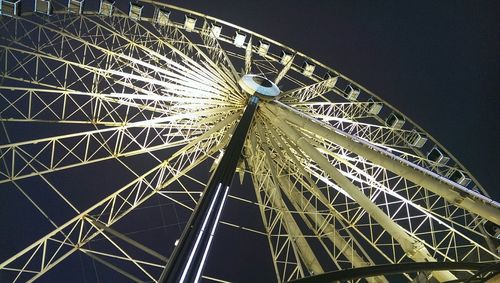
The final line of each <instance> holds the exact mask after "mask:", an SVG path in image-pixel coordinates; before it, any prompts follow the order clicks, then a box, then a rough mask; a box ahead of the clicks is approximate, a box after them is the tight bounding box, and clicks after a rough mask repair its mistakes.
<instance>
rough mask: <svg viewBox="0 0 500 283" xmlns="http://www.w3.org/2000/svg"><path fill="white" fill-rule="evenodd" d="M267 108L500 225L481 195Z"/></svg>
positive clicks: (287, 111) (279, 108)
mask: <svg viewBox="0 0 500 283" xmlns="http://www.w3.org/2000/svg"><path fill="white" fill-rule="evenodd" d="M265 108H266V109H268V110H269V111H271V112H272V113H274V114H275V115H276V116H277V117H278V118H279V119H285V120H288V121H290V122H292V123H294V124H296V125H297V126H298V127H300V128H303V129H308V130H309V131H311V132H314V133H315V134H317V135H320V136H322V137H323V138H325V139H328V140H329V141H331V142H334V143H335V144H338V145H340V146H342V147H344V148H345V149H347V150H349V151H352V152H354V153H356V154H358V155H360V156H363V157H364V158H366V159H368V160H370V161H372V162H373V163H375V164H377V165H380V166H382V167H384V168H386V169H387V170H389V171H391V172H394V173H395V174H398V175H399V176H401V177H403V178H405V179H407V180H409V181H411V182H413V183H415V184H417V185H419V186H422V187H424V188H425V189H427V190H429V191H431V192H433V193H435V194H437V195H439V196H441V197H443V198H444V199H445V200H446V201H448V202H450V203H452V204H454V205H456V206H458V207H461V208H463V209H465V210H468V211H470V212H472V213H475V214H478V215H480V216H481V217H483V218H485V219H488V220H490V221H491V222H493V223H495V224H497V225H500V208H499V207H500V205H499V204H498V203H497V202H495V201H493V200H491V199H488V198H486V197H484V196H482V195H479V194H477V193H474V192H472V191H470V190H467V189H466V188H463V187H461V186H459V185H458V184H454V183H453V182H451V181H449V180H447V179H445V178H443V177H440V176H439V175H437V174H435V173H433V172H430V171H428V170H426V169H424V168H421V167H418V166H416V165H414V164H412V163H411V162H409V161H407V160H404V159H402V158H399V157H397V156H395V155H393V154H391V153H388V152H382V150H380V149H375V148H373V147H372V146H370V145H369V144H368V143H367V142H365V141H363V140H361V139H356V138H355V137H353V136H351V135H348V134H345V133H343V132H341V131H339V130H337V129H334V128H332V127H331V126H329V125H326V124H324V123H322V122H320V121H317V120H315V119H314V118H311V117H309V116H307V115H305V114H303V113H300V112H298V111H295V110H294V109H291V108H290V107H288V106H286V105H284V104H282V103H279V102H273V103H266V105H265Z"/></svg>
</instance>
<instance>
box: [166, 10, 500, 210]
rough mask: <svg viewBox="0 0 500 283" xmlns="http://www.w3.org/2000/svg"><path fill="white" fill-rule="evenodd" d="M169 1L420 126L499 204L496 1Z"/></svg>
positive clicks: (499, 25) (499, 82) (499, 86)
mask: <svg viewBox="0 0 500 283" xmlns="http://www.w3.org/2000/svg"><path fill="white" fill-rule="evenodd" d="M168 3H172V4H174V5H178V6H181V7H186V8H190V9H193V10H195V11H199V12H202V13H205V14H207V15H211V16H213V17H217V18H220V19H224V20H226V21H228V22H231V23H234V24H237V25H240V26H242V27H245V28H247V29H250V30H252V31H254V32H257V33H260V34H262V35H264V36H267V37H269V38H272V39H274V40H276V41H278V42H281V43H283V44H285V45H287V46H289V47H291V48H293V49H296V50H298V51H301V52H303V53H304V54H307V55H308V56H310V57H312V58H315V59H317V60H318V61H320V62H322V63H324V64H326V65H328V66H330V67H333V68H334V69H336V70H338V71H339V72H341V73H343V74H344V75H346V76H348V77H350V78H351V79H353V80H355V81H356V82H358V83H360V84H361V85H363V86H364V87H366V88H367V89H369V90H371V91H372V92H374V93H375V94H377V95H378V96H380V97H381V98H382V99H384V100H386V101H387V102H389V103H390V104H392V105H393V106H394V107H396V108H397V109H398V110H400V111H401V112H403V113H404V114H405V115H407V116H408V117H409V118H410V119H412V120H413V121H414V122H416V123H417V124H418V125H420V126H421V127H423V128H424V129H425V130H426V131H427V132H428V133H430V134H431V135H432V136H433V137H434V138H436V139H437V140H438V141H439V142H440V143H441V144H442V145H443V146H444V147H446V148H447V149H448V150H449V151H450V152H451V153H452V154H453V155H454V156H455V157H457V158H458V160H459V161H460V162H461V163H462V164H463V165H464V166H465V167H466V168H467V169H468V170H469V171H470V172H471V173H472V174H473V175H474V176H475V177H476V178H477V179H478V181H479V182H480V183H481V184H482V185H483V187H484V188H485V189H486V190H487V191H488V192H489V193H490V194H491V195H492V196H493V198H495V199H496V200H499V199H500V189H498V188H497V187H496V184H497V183H498V182H499V181H500V174H499V172H500V149H499V147H498V140H499V138H500V126H499V122H500V110H499V107H500V67H499V66H500V32H499V31H500V21H499V20H498V19H500V3H499V2H498V1H418V2H412V3H410V2H407V1H300V0H290V1H286V2H285V1H245V2H244V3H241V2H237V3H236V2H235V1H169V2H168ZM285 3H286V4H285Z"/></svg>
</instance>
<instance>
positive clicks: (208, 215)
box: [179, 183, 222, 283]
mask: <svg viewBox="0 0 500 283" xmlns="http://www.w3.org/2000/svg"><path fill="white" fill-rule="evenodd" d="M221 186H222V184H221V183H219V186H218V187H217V191H216V192H215V196H214V198H213V199H212V203H211V204H210V208H209V209H208V213H207V215H206V216H205V221H204V222H203V226H202V227H201V230H200V234H198V238H197V239H196V243H195V244H194V247H193V250H192V251H191V254H190V255H189V259H188V262H187V264H186V266H185V267H184V271H183V272H182V276H181V280H180V281H179V283H182V282H184V279H186V275H187V271H188V269H189V266H191V262H192V261H193V257H194V254H195V253H196V250H197V249H198V244H199V243H200V239H201V236H202V235H203V232H204V231H205V227H206V225H207V221H208V218H210V214H211V213H212V209H213V208H214V204H215V201H216V200H217V196H218V195H219V192H220V187H221Z"/></svg>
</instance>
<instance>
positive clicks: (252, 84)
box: [238, 74, 281, 100]
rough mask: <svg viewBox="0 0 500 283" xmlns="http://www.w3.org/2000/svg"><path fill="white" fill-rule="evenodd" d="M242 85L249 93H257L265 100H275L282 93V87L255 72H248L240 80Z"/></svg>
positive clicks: (239, 82)
mask: <svg viewBox="0 0 500 283" xmlns="http://www.w3.org/2000/svg"><path fill="white" fill-rule="evenodd" d="M238 84H239V85H240V87H241V88H242V89H243V91H245V92H246V93H248V94H249V95H257V96H258V97H259V98H261V99H264V100H273V99H276V98H277V97H278V96H279V95H280V92H281V91H280V89H279V88H278V86H277V85H276V84H275V83H273V82H272V81H270V80H268V79H266V78H264V77H262V76H259V75H254V74H247V75H244V76H243V77H241V79H240V80H239V81H238Z"/></svg>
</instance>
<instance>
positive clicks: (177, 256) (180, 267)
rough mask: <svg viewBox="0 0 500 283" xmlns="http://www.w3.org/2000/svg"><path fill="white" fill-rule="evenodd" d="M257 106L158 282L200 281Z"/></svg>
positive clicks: (250, 103)
mask: <svg viewBox="0 0 500 283" xmlns="http://www.w3.org/2000/svg"><path fill="white" fill-rule="evenodd" d="M258 102H259V98H258V97H257V96H252V97H250V99H249V101H248V105H247V107H246V109H245V112H244V113H243V116H242V117H241V120H240V122H239V124H238V126H237V127H236V129H235V131H234V133H233V136H232V138H231V140H230V141H229V144H228V146H227V148H226V151H225V152H224V155H223V156H222V159H221V161H220V163H219V165H218V166H217V169H216V170H215V171H214V173H213V174H212V177H211V178H210V181H209V182H208V185H207V187H206V188H205V190H204V192H203V196H202V198H201V199H200V201H199V202H198V205H197V206H196V209H195V211H194V213H193V214H192V215H191V217H190V219H189V221H188V223H187V225H186V227H185V228H184V232H183V233H182V236H181V238H180V240H179V243H178V245H177V247H176V248H175V250H174V252H173V253H172V256H171V257H170V260H169V262H168V264H167V266H166V267H165V270H164V271H163V273H162V275H161V277H160V280H159V282H168V283H174V282H175V283H180V282H188V283H192V282H198V281H199V279H200V277H201V274H202V272H203V267H204V264H205V260H206V258H207V256H208V253H209V250H210V246H211V244H212V240H213V237H214V234H215V230H216V229H217V225H218V223H219V218H220V215H221V213H222V209H223V207H224V203H225V201H226V198H227V195H228V192H229V187H230V185H231V181H232V179H233V176H234V172H235V170H236V166H237V165H238V160H239V159H240V156H241V151H242V148H243V145H244V143H245V139H246V136H247V132H248V129H249V128H250V124H251V122H252V119H253V115H254V113H255V110H256V109H257V104H258Z"/></svg>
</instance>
